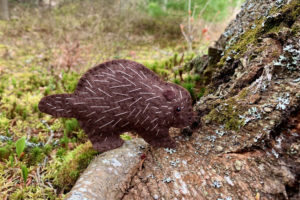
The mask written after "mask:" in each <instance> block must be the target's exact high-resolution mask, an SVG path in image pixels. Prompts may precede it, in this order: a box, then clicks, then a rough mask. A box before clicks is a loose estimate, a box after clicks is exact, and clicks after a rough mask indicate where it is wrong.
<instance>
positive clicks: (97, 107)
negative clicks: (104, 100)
mask: <svg viewBox="0 0 300 200" xmlns="http://www.w3.org/2000/svg"><path fill="white" fill-rule="evenodd" d="M91 108H109V106H91Z"/></svg>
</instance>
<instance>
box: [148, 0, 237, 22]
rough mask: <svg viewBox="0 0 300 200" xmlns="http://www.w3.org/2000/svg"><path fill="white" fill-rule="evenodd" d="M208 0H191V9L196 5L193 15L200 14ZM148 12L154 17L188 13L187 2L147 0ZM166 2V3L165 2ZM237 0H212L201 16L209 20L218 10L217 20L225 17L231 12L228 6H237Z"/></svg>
mask: <svg viewBox="0 0 300 200" xmlns="http://www.w3.org/2000/svg"><path fill="white" fill-rule="evenodd" d="M207 1H208V0H191V9H193V8H194V5H197V8H196V12H195V16H196V17H197V16H198V14H200V12H201V10H202V8H203V7H204V5H205V4H206V2H207ZM147 2H148V12H149V13H150V14H151V15H152V16H155V17H159V16H166V15H168V14H169V15H171V14H173V13H174V12H179V13H184V14H185V15H188V13H187V10H188V2H189V1H186V0H176V1H164V0H148V1H147ZM165 2H167V4H165ZM238 2H240V1H239V0H233V1H230V2H229V1H227V0H212V1H211V2H210V3H209V4H208V6H207V7H206V9H205V11H204V13H203V14H202V16H200V17H201V18H204V19H205V20H208V21H211V20H212V19H213V17H214V16H215V14H216V13H217V12H218V11H220V14H219V16H218V18H217V20H221V19H224V18H226V17H227V16H228V15H230V14H231V13H230V12H229V10H230V7H235V6H237V4H238ZM164 7H165V8H166V10H164V9H163V8H164Z"/></svg>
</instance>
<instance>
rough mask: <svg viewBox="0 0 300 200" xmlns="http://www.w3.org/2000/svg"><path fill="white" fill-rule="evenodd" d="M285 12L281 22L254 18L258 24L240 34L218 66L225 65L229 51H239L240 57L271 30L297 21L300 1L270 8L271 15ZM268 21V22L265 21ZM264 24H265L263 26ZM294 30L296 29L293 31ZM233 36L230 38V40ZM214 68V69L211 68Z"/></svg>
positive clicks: (279, 28) (274, 30)
mask: <svg viewBox="0 0 300 200" xmlns="http://www.w3.org/2000/svg"><path fill="white" fill-rule="evenodd" d="M279 12H281V13H284V14H285V19H284V20H283V21H281V22H279V23H274V22H271V23H270V22H269V21H266V18H265V17H262V18H260V19H256V20H254V22H253V24H255V25H256V27H255V28H254V29H252V28H250V27H251V26H252V25H253V24H251V25H249V29H248V30H247V31H246V32H245V33H244V34H243V35H241V36H240V38H239V39H238V40H237V41H235V42H234V43H233V44H232V45H231V46H229V48H228V49H227V50H226V51H225V52H224V56H223V57H222V58H221V60H220V62H219V63H218V67H219V68H220V67H223V66H224V65H225V62H226V58H227V57H228V56H229V52H230V51H232V50H234V51H236V52H238V53H239V54H238V55H235V56H234V58H235V59H239V58H240V57H241V56H242V55H243V54H244V53H245V52H246V50H247V48H248V45H249V44H254V45H256V44H257V43H258V39H259V38H260V37H261V36H262V35H264V34H266V33H270V32H274V33H278V32H280V31H281V30H282V29H283V28H285V26H286V25H285V23H286V22H290V21H295V20H296V19H297V17H299V15H300V3H299V2H298V1H293V2H292V3H290V4H287V5H284V6H283V7H282V8H280V9H277V8H275V7H273V8H272V9H271V10H270V12H269V13H270V16H271V15H272V14H274V13H279ZM265 21H266V22H265ZM263 24H264V26H263ZM297 30H299V29H298V28H295V32H296V31H297ZM293 32H294V31H293ZM230 39H231V38H228V41H229V40H230ZM210 70H212V69H210Z"/></svg>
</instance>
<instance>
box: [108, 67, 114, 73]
mask: <svg viewBox="0 0 300 200" xmlns="http://www.w3.org/2000/svg"><path fill="white" fill-rule="evenodd" d="M107 69H109V70H110V71H111V72H112V73H114V74H115V73H116V72H114V71H113V70H112V69H111V68H109V67H107Z"/></svg>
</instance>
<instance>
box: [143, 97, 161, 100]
mask: <svg viewBox="0 0 300 200" xmlns="http://www.w3.org/2000/svg"><path fill="white" fill-rule="evenodd" d="M159 97H160V96H156V97H152V98H150V99H146V101H149V100H151V99H156V98H159Z"/></svg>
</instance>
